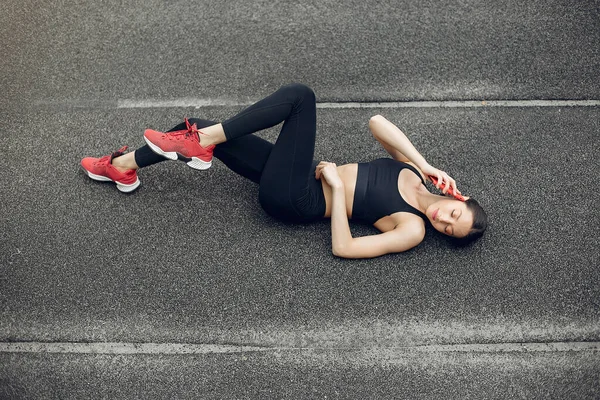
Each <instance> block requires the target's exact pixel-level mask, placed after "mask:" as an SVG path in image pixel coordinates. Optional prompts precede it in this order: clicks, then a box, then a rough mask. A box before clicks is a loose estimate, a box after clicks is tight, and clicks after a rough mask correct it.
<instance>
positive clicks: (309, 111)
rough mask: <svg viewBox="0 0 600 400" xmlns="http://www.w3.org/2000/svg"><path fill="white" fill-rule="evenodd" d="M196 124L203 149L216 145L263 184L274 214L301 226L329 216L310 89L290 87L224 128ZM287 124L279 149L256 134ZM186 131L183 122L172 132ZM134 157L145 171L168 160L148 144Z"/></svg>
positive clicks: (239, 170) (219, 153) (236, 167)
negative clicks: (317, 163) (317, 167)
mask: <svg viewBox="0 0 600 400" xmlns="http://www.w3.org/2000/svg"><path fill="white" fill-rule="evenodd" d="M190 122H191V123H196V124H197V126H198V128H199V129H201V134H200V135H199V140H200V145H201V146H202V147H207V146H210V145H213V144H214V145H216V146H215V149H214V155H215V156H216V157H217V158H219V159H220V160H221V161H223V162H224V163H225V164H226V165H227V166H228V167H229V168H231V169H232V170H233V171H235V172H237V173H239V174H240V175H242V176H245V177H247V178H249V179H251V180H253V181H254V182H257V183H260V189H259V200H260V202H261V205H262V206H263V208H264V209H265V211H267V212H268V213H269V214H271V215H273V216H275V217H277V218H280V219H283V220H288V221H295V222H296V221H307V220H314V219H319V218H322V217H323V215H324V214H325V199H324V196H323V192H322V187H321V183H320V181H317V180H316V179H315V178H314V164H313V155H314V146H315V138H316V103H315V96H314V93H313V91H312V90H311V89H310V88H308V87H307V86H305V85H300V84H292V85H287V86H284V87H282V88H281V89H279V90H278V91H276V92H275V93H273V94H272V95H270V96H268V97H266V98H265V99H263V100H260V101H259V102H257V103H255V104H253V105H252V106H250V107H248V108H247V109H245V110H244V111H242V112H240V113H239V114H237V115H235V116H234V117H232V118H230V119H228V120H226V121H224V122H223V123H222V124H216V123H213V122H212V121H206V120H190ZM281 122H284V124H283V127H282V129H281V132H280V134H279V137H278V138H277V141H276V143H275V145H272V144H271V143H269V142H267V141H266V140H264V139H261V138H259V137H257V136H254V135H251V133H254V132H257V131H259V130H263V129H267V128H270V127H273V126H275V125H277V124H279V123H281ZM211 123H212V125H209V124H211ZM207 125H208V126H207ZM185 128H186V127H185V124H180V125H178V126H176V127H174V128H173V129H172V130H183V129H185ZM154 156H156V157H154ZM130 157H131V156H130ZM134 157H135V162H136V165H137V166H139V167H144V166H147V165H150V164H153V163H155V162H159V161H163V160H164V157H162V156H158V155H155V154H154V153H153V152H152V151H151V150H150V149H149V148H147V146H144V147H142V148H141V149H138V150H136V152H135V156H134ZM130 165H132V164H130Z"/></svg>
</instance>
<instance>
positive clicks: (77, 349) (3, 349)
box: [0, 342, 600, 355]
mask: <svg viewBox="0 0 600 400" xmlns="http://www.w3.org/2000/svg"><path fill="white" fill-rule="evenodd" d="M312 350H318V351H354V350H380V351H393V352H397V353H411V352H420V353H530V352H536V353H538V352H567V351H570V352H580V351H592V352H596V351H600V342H551V343H490V344H449V345H425V346H400V347H387V346H383V347H374V348H372V349H371V348H369V347H368V346H365V347H358V348H356V347H337V346H334V347H258V346H235V345H218V344H187V343H117V342H94V343H64V342H63V343H55V342H52V343H44V342H1V343H0V353H75V354H180V355H185V354H213V353H247V352H264V351H312Z"/></svg>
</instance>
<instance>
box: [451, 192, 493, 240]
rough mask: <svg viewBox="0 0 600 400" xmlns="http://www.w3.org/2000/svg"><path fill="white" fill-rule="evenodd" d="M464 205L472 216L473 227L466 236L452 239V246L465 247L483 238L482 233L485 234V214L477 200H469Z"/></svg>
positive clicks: (486, 223)
mask: <svg viewBox="0 0 600 400" xmlns="http://www.w3.org/2000/svg"><path fill="white" fill-rule="evenodd" d="M465 203H466V205H467V209H468V210H470V211H471V213H472V214H473V225H472V226H471V230H469V233H468V234H467V236H465V237H462V238H455V239H453V242H454V244H455V245H457V246H461V247H462V246H467V245H469V244H471V243H473V242H474V241H475V240H477V239H479V238H480V237H481V236H483V232H485V230H486V228H487V226H488V217H487V214H486V212H485V211H484V210H483V208H481V206H480V205H479V203H478V202H477V200H475V199H472V198H469V199H468V200H467V201H466V202H465Z"/></svg>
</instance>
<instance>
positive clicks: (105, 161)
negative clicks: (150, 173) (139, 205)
mask: <svg viewBox="0 0 600 400" xmlns="http://www.w3.org/2000/svg"><path fill="white" fill-rule="evenodd" d="M126 150H127V146H123V147H122V148H120V149H119V150H118V151H116V152H114V153H112V154H109V155H107V156H104V157H101V158H94V157H86V158H84V159H82V160H81V166H82V167H83V169H84V170H85V172H86V173H87V174H88V176H89V177H90V178H92V179H94V180H96V181H104V182H115V183H116V184H117V189H118V190H120V191H121V192H124V193H129V192H133V191H134V190H135V189H137V187H138V186H140V180H139V179H138V177H137V172H136V170H135V169H125V168H122V167H117V166H115V165H113V164H112V161H113V159H114V158H116V157H119V156H122V155H123V153H124V152H125V151H126Z"/></svg>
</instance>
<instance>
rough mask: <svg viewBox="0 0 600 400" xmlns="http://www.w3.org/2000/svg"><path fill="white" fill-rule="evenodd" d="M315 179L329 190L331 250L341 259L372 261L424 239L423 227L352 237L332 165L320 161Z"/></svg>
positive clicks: (400, 250) (410, 246) (341, 191)
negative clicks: (322, 180) (325, 183)
mask: <svg viewBox="0 0 600 400" xmlns="http://www.w3.org/2000/svg"><path fill="white" fill-rule="evenodd" d="M315 177H316V178H317V179H321V177H323V178H324V179H325V180H326V181H327V183H328V184H329V186H331V189H332V197H331V202H332V204H331V250H332V252H333V254H334V255H336V256H338V257H343V258H372V257H378V256H381V255H384V254H388V253H398V252H402V251H406V250H408V249H411V248H413V247H415V246H416V245H418V244H419V243H421V241H423V238H424V237H425V227H424V225H422V224H421V225H418V224H415V225H412V226H403V227H400V226H399V227H397V228H396V229H394V230H392V231H389V232H385V233H381V234H379V235H371V236H364V237H359V238H353V237H352V233H351V232H350V225H349V224H348V214H347V213H346V194H345V190H344V184H343V182H342V180H341V179H340V177H339V175H338V174H337V169H336V166H335V164H334V163H329V162H325V161H322V162H321V163H320V164H319V165H318V166H317V168H316V171H315Z"/></svg>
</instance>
